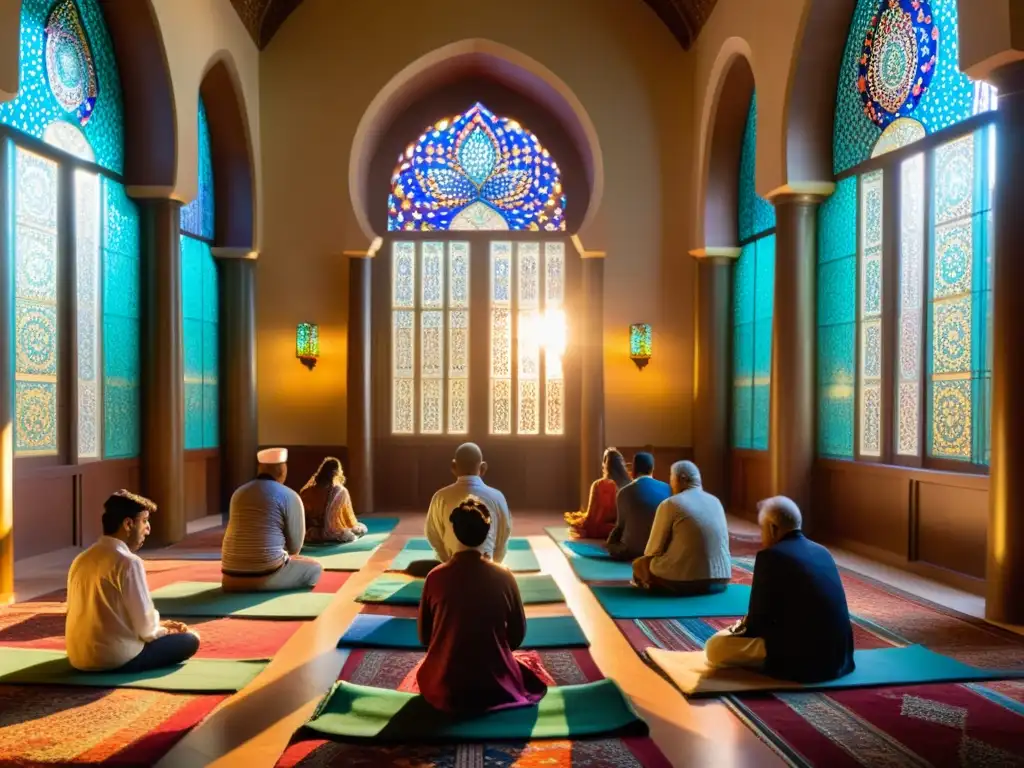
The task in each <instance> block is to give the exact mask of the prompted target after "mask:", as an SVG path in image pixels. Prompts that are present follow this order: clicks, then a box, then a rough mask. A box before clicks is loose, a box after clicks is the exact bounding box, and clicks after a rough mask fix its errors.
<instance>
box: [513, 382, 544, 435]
mask: <svg viewBox="0 0 1024 768" xmlns="http://www.w3.org/2000/svg"><path fill="white" fill-rule="evenodd" d="M516 413H517V416H518V418H517V423H516V432H517V433H518V434H520V435H536V434H538V433H539V432H540V382H539V381H538V380H537V379H524V378H520V379H519V399H518V403H517V408H516Z"/></svg>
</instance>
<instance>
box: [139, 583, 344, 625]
mask: <svg viewBox="0 0 1024 768" xmlns="http://www.w3.org/2000/svg"><path fill="white" fill-rule="evenodd" d="M333 599H334V595H332V594H330V593H314V592H310V591H309V590H308V589H304V590H290V591H287V592H225V591H223V590H222V589H221V587H220V584H218V583H217V582H213V581H178V582H175V583H174V584H168V585H167V586H166V587H161V588H160V589H158V590H156V591H155V592H153V603H154V605H156V609H157V610H158V611H160V613H162V614H163V615H164V616H237V617H243V618H250V619H315V618H316V617H317V616H319V615H320V614H321V613H323V611H324V609H325V608H326V607H327V606H328V605H330V603H331V600H333Z"/></svg>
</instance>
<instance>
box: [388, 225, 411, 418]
mask: <svg viewBox="0 0 1024 768" xmlns="http://www.w3.org/2000/svg"><path fill="white" fill-rule="evenodd" d="M415 308H416V244H415V243H408V242H405V243H398V242H396V243H394V244H393V245H392V246H391V387H392V390H391V431H392V432H393V433H394V434H396V435H411V434H413V432H415V423H416V422H415V416H414V414H415V410H416V406H415V398H416V336H415V320H416V312H415V311H414V310H415Z"/></svg>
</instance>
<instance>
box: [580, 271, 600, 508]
mask: <svg viewBox="0 0 1024 768" xmlns="http://www.w3.org/2000/svg"><path fill="white" fill-rule="evenodd" d="M580 256H581V258H582V260H583V279H582V281H581V290H580V301H579V312H578V313H577V317H578V318H579V337H580V366H579V371H580V506H581V508H583V509H586V504H587V498H588V497H589V496H590V484H591V483H592V482H593V481H594V478H596V477H597V476H598V473H599V472H600V471H601V457H602V455H603V454H604V449H605V444H604V253H603V252H601V251H584V252H583V253H581V254H580Z"/></svg>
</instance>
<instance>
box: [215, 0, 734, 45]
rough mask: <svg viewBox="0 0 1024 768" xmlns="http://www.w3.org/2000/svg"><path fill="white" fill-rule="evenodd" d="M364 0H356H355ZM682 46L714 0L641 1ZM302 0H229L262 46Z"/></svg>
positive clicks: (692, 39)
mask: <svg viewBox="0 0 1024 768" xmlns="http://www.w3.org/2000/svg"><path fill="white" fill-rule="evenodd" d="M360 1H362V2H366V0H356V2H360ZM644 2H645V3H647V4H648V5H649V6H650V7H651V8H652V9H653V10H654V12H655V13H656V14H658V17H659V18H660V19H661V20H662V21H663V22H665V26H666V27H668V28H669V30H671V32H672V34H673V35H675V38H676V40H678V41H679V44H680V45H682V46H683V48H685V49H687V50H689V49H690V46H691V45H693V43H694V42H695V41H696V39H697V35H699V34H700V30H701V28H702V27H703V26H704V23H705V22H706V21H707V20H708V17H709V16H710V15H711V11H712V9H714V7H715V3H716V2H717V0H644ZM301 3H302V0H231V4H232V5H234V6H235V10H236V11H237V12H238V16H239V17H240V18H241V19H242V23H243V24H245V28H246V29H248V30H249V34H250V35H252V39H253V41H254V42H255V43H256V45H257V46H259V48H260V49H263V48H265V47H266V46H267V44H268V43H269V42H270V41H271V39H273V37H274V35H275V34H277V30H278V29H280V28H281V25H282V24H284V21H285V19H287V18H288V16H289V15H290V14H291V12H292V11H294V10H295V9H296V8H298V7H299V5H300V4H301Z"/></svg>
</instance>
